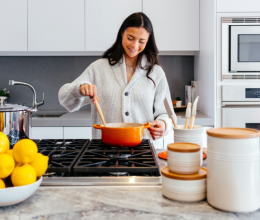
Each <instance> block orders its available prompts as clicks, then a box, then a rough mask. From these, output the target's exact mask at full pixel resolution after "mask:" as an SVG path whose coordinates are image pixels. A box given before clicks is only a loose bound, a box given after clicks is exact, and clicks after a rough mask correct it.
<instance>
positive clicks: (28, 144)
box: [13, 139, 38, 163]
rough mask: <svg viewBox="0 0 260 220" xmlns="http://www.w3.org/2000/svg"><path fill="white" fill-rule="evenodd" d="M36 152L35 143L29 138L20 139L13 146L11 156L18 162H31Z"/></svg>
mask: <svg viewBox="0 0 260 220" xmlns="http://www.w3.org/2000/svg"><path fill="white" fill-rule="evenodd" d="M37 153H38V148H37V145H36V144H35V143H34V142H33V141H32V140H30V139H22V140H20V141H18V142H17V143H16V144H15V145H14V147H13V156H14V159H15V161H16V162H18V163H31V162H32V161H33V160H34V158H35V157H36V154H37Z"/></svg>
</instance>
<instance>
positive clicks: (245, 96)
mask: <svg viewBox="0 0 260 220" xmlns="http://www.w3.org/2000/svg"><path fill="white" fill-rule="evenodd" d="M222 102H257V103H256V104H258V105H259V102H260V83H259V84H255V85H222Z"/></svg>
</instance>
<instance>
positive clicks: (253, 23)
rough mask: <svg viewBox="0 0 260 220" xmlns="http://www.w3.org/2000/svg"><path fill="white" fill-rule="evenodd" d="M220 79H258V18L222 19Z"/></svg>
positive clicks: (259, 71) (259, 42)
mask: <svg viewBox="0 0 260 220" xmlns="http://www.w3.org/2000/svg"><path fill="white" fill-rule="evenodd" d="M222 79H260V17H259V18H255V17H254V18H252V17H251V18H222Z"/></svg>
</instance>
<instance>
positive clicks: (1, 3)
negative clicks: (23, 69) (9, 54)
mask: <svg viewBox="0 0 260 220" xmlns="http://www.w3.org/2000/svg"><path fill="white" fill-rule="evenodd" d="M0 30H1V31H0V51H27V0H8V1H7V0H0Z"/></svg>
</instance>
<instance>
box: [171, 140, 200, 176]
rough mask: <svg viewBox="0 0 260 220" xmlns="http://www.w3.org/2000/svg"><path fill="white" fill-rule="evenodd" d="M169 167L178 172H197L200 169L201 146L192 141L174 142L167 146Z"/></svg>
mask: <svg viewBox="0 0 260 220" xmlns="http://www.w3.org/2000/svg"><path fill="white" fill-rule="evenodd" d="M167 149H168V151H167V164H168V169H169V171H170V172H172V173H176V174H195V173H198V172H199V170H200V146H199V145H198V144H192V143H172V144H168V146H167Z"/></svg>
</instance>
